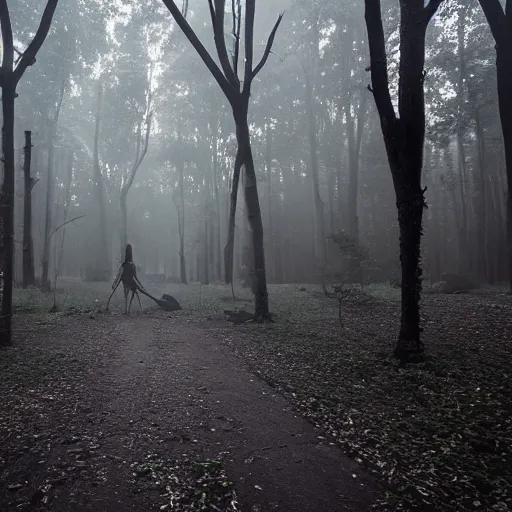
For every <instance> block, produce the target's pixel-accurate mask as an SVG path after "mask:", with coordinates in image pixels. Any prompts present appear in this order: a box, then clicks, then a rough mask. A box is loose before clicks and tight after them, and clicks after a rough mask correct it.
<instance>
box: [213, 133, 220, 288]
mask: <svg viewBox="0 0 512 512" xmlns="http://www.w3.org/2000/svg"><path fill="white" fill-rule="evenodd" d="M212 153H213V155H212V171H213V176H212V178H213V194H214V196H215V215H216V219H217V222H216V224H217V225H216V230H215V253H216V255H215V257H216V272H215V273H216V275H215V279H217V280H220V279H222V236H221V228H222V225H221V214H220V201H219V179H218V172H219V156H218V137H217V126H215V127H214V132H213V140H212ZM212 244H213V239H212Z"/></svg>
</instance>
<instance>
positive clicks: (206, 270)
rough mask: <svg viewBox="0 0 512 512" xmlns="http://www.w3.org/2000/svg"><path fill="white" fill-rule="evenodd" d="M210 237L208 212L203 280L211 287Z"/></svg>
mask: <svg viewBox="0 0 512 512" xmlns="http://www.w3.org/2000/svg"><path fill="white" fill-rule="evenodd" d="M209 238H210V237H209V235H208V211H205V215H204V242H203V247H204V256H203V257H204V262H203V265H204V276H203V277H204V279H203V284H204V285H209V284H210V272H209V270H210V258H209V256H210V250H209V243H210V239H209Z"/></svg>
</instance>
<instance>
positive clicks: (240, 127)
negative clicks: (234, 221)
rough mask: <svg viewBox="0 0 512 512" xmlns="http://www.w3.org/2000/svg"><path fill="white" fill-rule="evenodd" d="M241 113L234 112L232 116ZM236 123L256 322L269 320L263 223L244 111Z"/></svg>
mask: <svg viewBox="0 0 512 512" xmlns="http://www.w3.org/2000/svg"><path fill="white" fill-rule="evenodd" d="M236 114H238V115H239V116H240V113H238V112H235V115H236ZM235 122H236V127H237V129H236V133H237V141H238V147H239V148H242V154H243V157H242V158H243V165H244V169H245V183H244V195H245V204H246V207H247V217H248V220H249V225H250V227H251V231H252V250H253V264H254V277H253V283H254V286H253V292H254V301H255V305H254V317H255V319H257V320H266V319H268V318H269V316H270V315H269V310H268V292H267V278H266V272H265V251H264V246H263V222H262V220H261V209H260V202H259V198H258V188H257V183H256V171H255V169H254V160H253V155H252V149H251V138H250V133H249V124H248V122H247V108H245V109H243V113H242V115H241V116H240V117H238V119H236V120H235Z"/></svg>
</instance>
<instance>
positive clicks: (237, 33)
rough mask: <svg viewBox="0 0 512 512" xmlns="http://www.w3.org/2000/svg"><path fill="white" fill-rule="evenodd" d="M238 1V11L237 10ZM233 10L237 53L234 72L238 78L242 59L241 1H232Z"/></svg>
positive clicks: (235, 52)
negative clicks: (239, 64)
mask: <svg viewBox="0 0 512 512" xmlns="http://www.w3.org/2000/svg"><path fill="white" fill-rule="evenodd" d="M235 1H236V10H235ZM231 6H232V10H233V37H234V38H235V51H234V55H233V71H234V73H235V75H236V76H237V77H238V60H239V57H240V30H241V27H242V3H241V1H240V0H232V1H231Z"/></svg>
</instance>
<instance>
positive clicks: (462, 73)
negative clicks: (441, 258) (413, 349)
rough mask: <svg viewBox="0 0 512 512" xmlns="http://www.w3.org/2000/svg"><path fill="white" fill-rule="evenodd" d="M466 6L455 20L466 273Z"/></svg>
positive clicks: (466, 264)
mask: <svg viewBox="0 0 512 512" xmlns="http://www.w3.org/2000/svg"><path fill="white" fill-rule="evenodd" d="M467 11H468V8H467V6H465V5H464V6H460V7H459V12H458V22H457V46H458V57H459V74H458V78H457V99H458V109H457V110H458V120H457V148H458V158H459V195H460V215H461V218H460V220H459V258H458V261H459V272H460V273H461V274H466V273H467V272H468V270H469V259H468V257H469V244H468V228H467V224H468V218H467V208H466V179H467V171H466V151H465V148H464V134H465V130H466V123H465V112H466V88H465V85H464V80H465V78H466V45H465V36H466V16H467Z"/></svg>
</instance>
